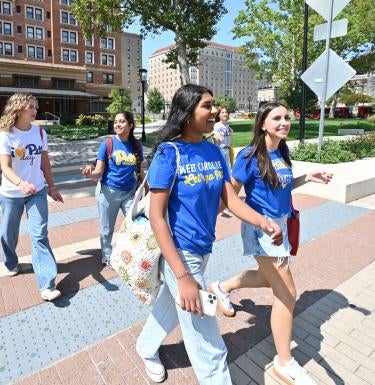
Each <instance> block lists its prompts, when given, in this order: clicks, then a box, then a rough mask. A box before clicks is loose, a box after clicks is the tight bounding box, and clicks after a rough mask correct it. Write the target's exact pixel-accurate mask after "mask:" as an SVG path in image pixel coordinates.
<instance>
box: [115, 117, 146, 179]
mask: <svg viewBox="0 0 375 385" xmlns="http://www.w3.org/2000/svg"><path fill="white" fill-rule="evenodd" d="M119 114H122V115H124V116H125V119H126V120H127V121H128V123H129V124H130V125H131V126H132V128H131V129H130V131H129V136H128V141H129V142H130V145H131V146H132V149H133V151H134V154H135V157H136V159H137V166H136V168H137V174H138V173H139V172H140V167H141V166H140V164H141V143H140V141H139V140H138V139H136V138H135V136H134V129H135V121H134V115H133V114H132V113H131V112H130V111H119V112H118V113H117V114H116V115H119Z"/></svg>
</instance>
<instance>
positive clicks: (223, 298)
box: [208, 281, 236, 317]
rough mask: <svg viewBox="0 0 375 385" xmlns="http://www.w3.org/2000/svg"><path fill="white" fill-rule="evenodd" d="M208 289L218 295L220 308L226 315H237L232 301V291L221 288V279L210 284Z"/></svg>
mask: <svg viewBox="0 0 375 385" xmlns="http://www.w3.org/2000/svg"><path fill="white" fill-rule="evenodd" d="M208 291H209V292H211V293H213V294H215V295H216V297H217V298H218V300H219V301H218V302H219V306H220V309H221V311H222V312H223V314H224V315H225V316H227V317H234V316H235V315H236V311H235V310H234V307H233V305H232V303H231V302H230V293H224V292H223V291H222V290H221V288H220V282H219V281H216V282H212V283H211V284H209V285H208Z"/></svg>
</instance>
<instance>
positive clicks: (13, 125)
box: [0, 93, 63, 301]
mask: <svg viewBox="0 0 375 385" xmlns="http://www.w3.org/2000/svg"><path fill="white" fill-rule="evenodd" d="M37 109H38V102H37V100H36V99H35V97H34V96H32V95H28V94H22V93H17V94H14V95H13V96H11V97H10V98H9V99H8V101H7V104H6V106H5V109H4V113H3V115H2V116H1V118H0V164H1V169H2V172H3V176H2V183H1V186H0V206H1V211H2V224H1V245H2V249H3V255H4V264H5V266H6V268H7V270H8V275H9V276H14V275H17V274H18V272H19V266H18V256H17V253H16V247H17V243H18V236H19V228H20V222H21V217H22V214H23V211H24V209H25V208H26V213H27V225H28V230H29V234H30V236H31V241H32V265H33V269H34V272H35V275H36V278H37V281H38V285H39V288H40V292H41V297H42V299H43V300H46V301H52V300H54V299H56V298H58V297H60V295H61V293H60V291H59V290H57V289H56V286H55V278H56V275H57V265H56V260H55V257H54V255H53V252H52V249H51V246H50V244H49V241H48V230H47V222H48V204H47V191H46V189H45V182H47V184H48V194H49V195H50V196H51V198H52V199H53V200H55V201H57V202H63V199H62V197H61V195H60V193H59V192H58V191H57V189H56V187H55V185H54V181H53V176H52V171H51V164H50V162H49V159H48V151H47V135H46V132H45V131H44V130H42V129H40V128H39V127H38V126H36V125H33V124H32V122H33V121H34V120H35V117H36V113H37Z"/></svg>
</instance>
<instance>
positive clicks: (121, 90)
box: [118, 88, 124, 111]
mask: <svg viewBox="0 0 375 385" xmlns="http://www.w3.org/2000/svg"><path fill="white" fill-rule="evenodd" d="M118 91H119V93H120V97H121V111H124V89H123V88H120V89H119V90H118Z"/></svg>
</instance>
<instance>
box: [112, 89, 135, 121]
mask: <svg viewBox="0 0 375 385" xmlns="http://www.w3.org/2000/svg"><path fill="white" fill-rule="evenodd" d="M108 97H109V98H110V99H112V102H111V104H110V105H109V106H108V107H107V112H109V114H110V116H111V117H112V118H114V117H115V115H116V114H117V113H118V112H119V111H124V110H127V111H131V105H132V100H131V98H130V94H129V91H128V90H121V91H120V90H119V89H118V88H112V89H111V92H110V93H109V95H108Z"/></svg>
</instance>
